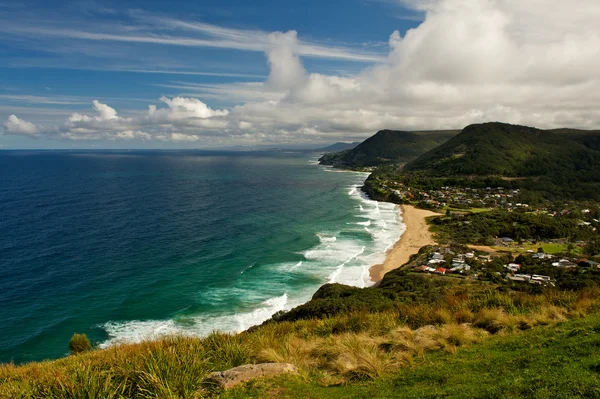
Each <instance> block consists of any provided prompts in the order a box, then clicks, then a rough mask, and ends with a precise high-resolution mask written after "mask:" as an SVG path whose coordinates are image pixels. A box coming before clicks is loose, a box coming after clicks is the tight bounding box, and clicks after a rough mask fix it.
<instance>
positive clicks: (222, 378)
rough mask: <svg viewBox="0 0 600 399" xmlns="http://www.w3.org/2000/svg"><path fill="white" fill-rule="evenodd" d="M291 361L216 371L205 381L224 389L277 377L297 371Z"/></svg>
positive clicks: (247, 365)
mask: <svg viewBox="0 0 600 399" xmlns="http://www.w3.org/2000/svg"><path fill="white" fill-rule="evenodd" d="M297 372H298V368H297V367H296V366H294V365H293V364H290V363H261V364H246V365H243V366H239V367H235V368H232V369H229V370H225V371H216V372H214V373H211V374H209V375H208V377H206V380H205V383H207V384H209V385H214V386H218V387H220V388H222V389H229V388H233V387H235V386H236V385H239V384H241V383H244V382H247V381H251V380H254V379H256V378H263V377H275V376H278V375H281V374H285V373H297Z"/></svg>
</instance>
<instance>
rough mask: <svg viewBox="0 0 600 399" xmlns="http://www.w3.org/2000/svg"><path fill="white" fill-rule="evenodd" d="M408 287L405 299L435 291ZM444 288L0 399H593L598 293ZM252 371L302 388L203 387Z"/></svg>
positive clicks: (56, 379) (101, 362)
mask: <svg viewBox="0 0 600 399" xmlns="http://www.w3.org/2000/svg"><path fill="white" fill-rule="evenodd" d="M392 277H393V275H392ZM404 278H409V280H408V281H410V282H411V284H410V286H411V292H414V290H418V289H419V288H418V287H419V286H420V287H421V288H422V289H423V290H426V291H429V290H430V289H431V288H432V285H431V282H432V281H435V280H421V279H428V278H430V277H426V276H423V277H420V276H419V275H416V276H412V277H411V276H404ZM390 281H392V280H390ZM448 281H452V283H451V284H450V285H449V286H444V287H445V288H444V289H445V291H444V292H442V291H439V292H437V294H436V295H434V296H433V297H428V298H429V300H428V301H426V302H422V300H423V299H419V300H418V301H416V300H411V299H410V298H408V297H405V296H399V297H398V298H397V299H396V302H394V303H393V307H392V308H390V307H389V306H386V307H384V308H382V309H383V310H382V311H379V312H367V311H354V312H351V313H342V314H337V315H335V316H329V317H324V318H310V319H300V320H289V321H279V322H270V323H266V324H264V325H262V326H260V327H256V328H253V329H251V330H250V331H247V332H244V333H241V334H238V335H227V334H218V333H215V334H212V335H211V336H209V337H207V338H204V339H198V338H190V337H171V338H167V339H163V340H159V341H153V342H145V343H142V344H137V345H121V346H117V347H113V348H110V349H106V350H95V351H91V352H87V353H83V354H79V355H73V356H70V357H67V358H64V359H59V360H56V361H48V362H40V363H31V364H27V365H22V366H15V365H4V366H0V398H3V399H4V398H203V397H214V396H222V395H225V397H285V395H287V396H288V397H395V396H399V395H404V396H406V397H427V396H428V395H429V396H430V397H436V396H439V395H442V394H444V395H445V394H446V393H447V394H448V395H452V394H454V396H455V397H465V395H463V393H464V392H466V391H464V390H465V389H469V390H471V391H472V394H469V395H466V396H467V397H469V396H472V397H476V396H478V395H479V396H481V397H506V396H508V397H510V395H513V396H515V397H516V396H519V395H530V396H531V397H560V396H561V395H562V397H576V396H578V395H579V396H581V397H594V396H593V395H598V392H597V388H595V387H598V386H599V384H598V383H599V381H598V375H599V374H598V372H599V371H600V357H599V356H600V355H599V350H598V349H599V348H600V338H599V335H600V319H599V317H598V316H597V315H598V314H599V311H600V297H599V293H598V290H597V289H594V288H590V289H585V290H582V291H579V292H570V291H557V290H548V291H544V292H543V293H542V294H536V295H534V294H530V293H524V292H515V291H501V290H498V289H496V287H494V286H491V285H489V284H486V285H481V284H475V283H472V282H469V281H467V280H460V279H448ZM419 284H420V285H419ZM436 287H437V286H436ZM438 288H439V289H441V287H438ZM365 292H371V291H365ZM399 293H400V291H399ZM418 298H421V296H419V297H418ZM259 362H289V363H293V364H295V365H296V366H298V367H299V369H300V371H301V372H300V376H299V377H293V378H291V377H287V379H284V380H279V381H278V382H276V383H275V384H274V385H273V384H271V383H268V382H256V383H254V384H251V385H250V386H249V387H245V388H242V389H239V390H237V391H234V392H228V393H221V392H217V391H215V390H214V388H213V387H210V386H207V385H205V384H204V383H203V380H204V378H205V376H206V375H207V374H209V373H210V372H212V371H215V370H225V369H228V368H231V367H235V366H239V365H242V364H247V363H259ZM461 385H464V387H463V388H461V387H460V386H461ZM453 392H454V393H453ZM544 392H548V393H547V394H546V393H544ZM336 395H337V396H336ZM411 395H412V396H411ZM400 397H401V396H400ZM599 397H600V396H599Z"/></svg>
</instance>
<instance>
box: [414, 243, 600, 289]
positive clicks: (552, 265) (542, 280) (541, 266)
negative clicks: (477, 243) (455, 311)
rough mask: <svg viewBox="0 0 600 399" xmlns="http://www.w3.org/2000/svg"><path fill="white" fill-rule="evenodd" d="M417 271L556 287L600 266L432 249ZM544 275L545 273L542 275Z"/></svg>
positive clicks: (538, 255)
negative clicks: (572, 275) (559, 281)
mask: <svg viewBox="0 0 600 399" xmlns="http://www.w3.org/2000/svg"><path fill="white" fill-rule="evenodd" d="M412 266H413V267H414V269H413V270H414V271H415V272H421V273H430V274H437V275H449V276H456V277H463V278H470V279H484V280H489V279H493V280H498V279H501V280H503V281H505V282H508V283H523V284H525V283H528V284H533V285H540V286H552V287H554V286H556V281H557V277H560V276H563V275H565V273H566V272H572V273H577V272H580V271H585V270H592V269H600V263H599V262H595V261H591V260H588V259H586V258H577V257H572V256H567V255H565V254H561V255H560V256H559V255H558V254H557V255H554V254H546V253H544V252H534V251H533V250H527V251H526V252H525V253H521V254H519V255H517V256H516V257H514V258H513V255H512V253H510V252H500V253H493V254H492V253H489V252H484V251H479V250H472V249H471V248H469V247H450V246H441V247H430V248H429V250H427V251H425V254H423V255H421V256H419V257H418V258H417V259H416V260H415V261H414V262H413V265H412ZM542 273H545V274H542Z"/></svg>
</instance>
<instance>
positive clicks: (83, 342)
mask: <svg viewBox="0 0 600 399" xmlns="http://www.w3.org/2000/svg"><path fill="white" fill-rule="evenodd" d="M90 349H92V344H91V343H90V340H89V339H88V337H87V335H85V334H77V333H75V334H73V336H72V337H71V340H70V341H69V350H70V351H71V353H72V354H77V353H82V352H87V351H89V350H90Z"/></svg>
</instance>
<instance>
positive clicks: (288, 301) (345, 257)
mask: <svg viewBox="0 0 600 399" xmlns="http://www.w3.org/2000/svg"><path fill="white" fill-rule="evenodd" d="M321 168H322V169H323V170H324V171H326V172H336V173H354V174H355V175H356V183H355V184H353V185H351V186H348V187H347V191H346V193H347V195H348V196H349V197H350V198H351V199H352V200H353V201H354V202H355V203H356V205H355V208H354V212H353V213H352V214H350V215H348V218H349V221H350V222H349V223H345V224H344V226H341V227H340V229H338V230H336V231H321V232H316V233H315V234H316V236H317V237H318V239H319V242H318V244H317V245H316V246H314V247H312V248H309V249H307V250H306V251H304V252H302V253H301V254H300V255H301V256H302V260H300V261H298V262H293V263H286V264H273V265H263V266H262V267H265V268H267V269H268V271H269V273H270V276H271V277H273V276H276V277H277V279H276V280H274V281H269V285H268V287H267V286H265V285H263V286H259V285H257V283H256V282H252V283H250V282H246V283H244V282H242V283H239V284H238V285H237V286H236V287H229V288H222V289H211V290H209V291H208V292H203V293H202V294H201V298H200V300H201V302H202V303H210V304H212V305H213V309H219V307H220V305H219V304H225V303H230V302H231V301H232V300H235V299H237V300H238V301H240V302H243V303H249V304H252V303H254V304H255V305H251V306H250V307H245V308H244V309H238V310H237V311H233V312H230V313H227V312H223V311H209V312H203V313H201V314H197V315H185V316H180V317H175V318H173V319H170V320H150V321H125V322H109V323H106V324H104V325H102V326H101V327H102V328H104V330H105V331H106V333H107V334H108V337H109V338H108V340H106V341H105V342H104V343H103V344H102V345H101V346H102V347H106V346H110V345H113V344H117V343H121V342H140V341H142V340H146V339H154V338H158V337H163V336H168V335H173V334H182V335H190V336H207V335H208V334H210V333H211V332H213V331H222V332H240V331H243V330H246V329H248V328H250V327H252V326H254V325H258V324H261V323H263V322H264V321H266V320H268V319H269V318H271V317H272V316H273V314H275V313H277V312H279V311H282V310H290V309H292V308H294V307H296V306H298V305H300V304H302V303H305V302H307V301H308V300H310V298H311V297H312V295H313V294H314V292H315V291H316V290H317V289H318V288H319V286H320V285H322V284H324V283H342V284H346V285H351V286H356V287H367V286H370V285H372V284H373V282H372V281H371V279H370V275H369V268H370V266H372V265H374V264H378V263H382V262H383V261H384V260H385V256H386V252H387V251H388V250H389V249H390V248H391V247H392V246H393V245H394V243H395V242H397V241H398V239H399V238H400V237H401V235H402V234H403V233H404V231H405V225H404V224H403V223H402V220H401V218H400V215H399V212H398V208H397V206H396V205H394V204H390V203H382V202H377V201H373V200H371V199H369V198H368V197H367V196H366V195H365V194H364V193H363V192H362V191H361V190H360V187H361V186H362V184H363V182H364V180H365V179H366V177H367V176H368V174H366V173H357V172H343V171H339V170H335V169H331V168H323V167H321ZM254 266H255V264H254V263H249V266H247V267H246V268H245V269H244V271H242V272H241V273H240V275H239V278H243V277H245V278H246V279H250V277H247V276H246V274H247V273H244V272H246V271H250V270H252V271H254V269H255V268H254ZM299 277H304V278H307V279H309V281H314V284H311V285H303V286H301V287H294V286H293V285H292V286H289V285H287V283H288V281H290V279H294V278H299ZM248 281H250V280H248Z"/></svg>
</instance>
